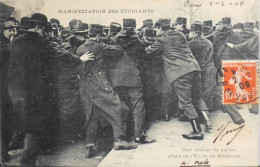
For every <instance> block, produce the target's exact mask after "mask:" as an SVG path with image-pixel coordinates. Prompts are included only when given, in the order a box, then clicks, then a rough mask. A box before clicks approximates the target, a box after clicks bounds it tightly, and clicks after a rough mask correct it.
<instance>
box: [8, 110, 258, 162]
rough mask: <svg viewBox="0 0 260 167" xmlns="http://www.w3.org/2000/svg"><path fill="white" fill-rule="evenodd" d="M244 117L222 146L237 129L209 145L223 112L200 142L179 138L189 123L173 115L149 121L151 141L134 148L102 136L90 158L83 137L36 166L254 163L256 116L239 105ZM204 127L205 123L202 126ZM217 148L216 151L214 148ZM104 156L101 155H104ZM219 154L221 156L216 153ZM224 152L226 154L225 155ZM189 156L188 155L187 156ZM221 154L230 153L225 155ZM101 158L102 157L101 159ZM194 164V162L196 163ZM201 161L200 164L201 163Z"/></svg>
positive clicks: (17, 156)
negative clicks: (118, 145) (124, 147)
mask: <svg viewBox="0 0 260 167" xmlns="http://www.w3.org/2000/svg"><path fill="white" fill-rule="evenodd" d="M239 111H240V113H241V114H242V115H243V117H244V118H245V120H246V123H245V126H244V127H243V128H242V130H241V131H240V133H239V134H238V135H237V136H236V137H235V138H234V140H233V141H232V142H231V143H230V144H229V145H226V144H227V143H228V142H229V141H230V140H232V138H233V137H234V136H235V134H236V133H237V132H238V131H235V132H233V133H229V134H227V135H225V136H224V137H223V138H222V140H221V141H220V139H218V140H217V141H216V143H214V144H213V140H214V139H215V138H216V137H215V135H216V133H217V132H218V130H217V129H218V128H220V127H221V125H225V126H226V125H227V123H228V122H229V121H230V122H231V119H230V118H229V116H228V115H227V114H226V113H222V112H221V111H215V112H214V113H212V115H211V117H212V120H213V125H214V127H213V130H212V132H211V133H207V132H205V136H204V140H203V141H194V140H186V139H183V138H182V136H181V134H182V133H186V132H187V133H189V132H190V131H191V125H190V124H189V123H188V122H180V121H178V120H177V119H176V118H175V119H171V120H170V121H169V122H164V121H157V122H155V123H154V124H152V126H151V128H150V130H149V131H148V135H149V136H150V137H152V138H156V139H157V142H156V143H153V144H146V145H139V147H138V148H137V149H135V150H128V151H117V150H112V151H110V152H109V150H110V149H111V141H108V143H106V142H107V137H105V136H103V139H100V141H99V143H100V144H103V146H102V147H103V148H105V149H103V152H101V153H100V154H98V155H97V156H95V157H93V158H91V159H85V157H84V151H85V147H84V140H83V139H82V140H79V141H77V142H76V143H74V144H69V145H66V146H64V147H61V148H59V149H58V150H57V151H56V152H55V153H54V154H52V155H46V156H39V158H38V160H37V165H40V166H89V167H96V166H98V167H122V166H124V167H133V166H135V167H138V166H139V167H144V166H147V167H148V166H149V167H158V166H160V167H166V166H167V167H168V166H169V167H170V166H171V167H173V166H180V165H181V164H182V165H183V166H185V165H186V166H188V165H193V164H194V163H195V161H199V162H200V163H203V164H204V163H205V164H206V163H207V164H208V165H211V166H219V165H221V166H225V165H227V166H228V165H232V166H243V165H247V166H256V164H257V148H258V145H257V139H258V129H257V127H258V115H255V114H252V113H249V112H248V110H247V109H246V108H245V107H243V108H242V109H240V110H239ZM238 127H239V126H237V125H234V124H233V123H230V124H228V127H227V129H229V130H230V129H234V128H238ZM202 128H203V129H205V126H204V125H202ZM216 149H219V150H216ZM108 152H109V153H108ZM21 153H22V150H21V149H20V150H18V151H16V152H14V153H11V152H10V154H11V156H12V160H11V162H10V163H7V164H6V165H18V163H19V161H20V158H21V157H20V155H21ZM107 153H108V155H107V156H106V157H105V155H106V154H107ZM220 154H221V157H222V158H220V157H219V156H220ZM226 154H227V155H226ZM191 156H192V157H191ZM225 156H232V158H226V157H225ZM104 157H105V158H104ZM196 163H198V162H196ZM205 164H204V165H205Z"/></svg>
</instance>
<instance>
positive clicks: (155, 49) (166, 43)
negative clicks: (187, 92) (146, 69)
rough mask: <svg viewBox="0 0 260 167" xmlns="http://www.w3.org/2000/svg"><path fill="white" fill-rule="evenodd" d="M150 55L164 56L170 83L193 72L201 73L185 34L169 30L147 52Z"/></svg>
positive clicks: (165, 68)
mask: <svg viewBox="0 0 260 167" xmlns="http://www.w3.org/2000/svg"><path fill="white" fill-rule="evenodd" d="M147 53H148V55H158V54H162V57H163V62H164V71H165V74H166V77H167V79H168V81H169V83H170V84H171V83H173V82H174V81H175V80H177V79H178V78H180V77H181V76H183V75H185V74H188V73H190V72H192V71H200V67H199V64H198V62H197V60H196V59H195V58H194V56H193V54H192V52H191V50H190V47H189V45H188V43H187V41H186V38H185V36H184V35H183V33H181V32H178V31H175V30H167V31H165V32H164V33H163V35H162V36H160V37H158V38H157V40H156V41H155V43H154V44H153V45H151V46H150V47H149V48H148V50H147Z"/></svg>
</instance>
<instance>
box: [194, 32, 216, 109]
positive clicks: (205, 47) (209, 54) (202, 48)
mask: <svg viewBox="0 0 260 167" xmlns="http://www.w3.org/2000/svg"><path fill="white" fill-rule="evenodd" d="M189 46H190V49H191V51H192V53H193V55H194V57H195V58H196V60H197V61H198V63H199V66H200V68H201V71H202V72H201V96H202V99H203V100H204V101H205V102H206V105H207V107H208V108H209V109H213V89H214V87H215V85H216V79H215V78H216V68H215V66H214V63H213V46H212V43H211V42H210V41H209V40H207V39H206V38H204V37H202V36H196V37H194V38H193V39H192V40H191V41H190V42H189Z"/></svg>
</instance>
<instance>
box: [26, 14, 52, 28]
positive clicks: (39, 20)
mask: <svg viewBox="0 0 260 167" xmlns="http://www.w3.org/2000/svg"><path fill="white" fill-rule="evenodd" d="M28 23H29V25H30V27H34V26H35V25H41V26H43V27H45V28H47V27H48V19H47V17H46V16H45V15H43V14H41V13H34V14H33V15H32V16H31V18H30V19H29V20H28Z"/></svg>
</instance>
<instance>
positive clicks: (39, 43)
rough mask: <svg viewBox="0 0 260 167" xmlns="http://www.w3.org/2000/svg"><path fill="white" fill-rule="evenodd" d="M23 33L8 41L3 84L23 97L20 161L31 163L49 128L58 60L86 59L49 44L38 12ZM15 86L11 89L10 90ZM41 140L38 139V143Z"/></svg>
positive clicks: (44, 21) (15, 96) (44, 19)
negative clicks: (23, 138) (21, 151)
mask: <svg viewBox="0 0 260 167" xmlns="http://www.w3.org/2000/svg"><path fill="white" fill-rule="evenodd" d="M29 22H30V28H29V29H28V32H27V33H24V34H23V35H21V36H19V37H18V38H16V39H15V40H14V41H13V43H12V45H11V59H10V67H9V71H8V78H7V85H8V90H9V93H10V95H11V98H12V99H18V100H19V99H26V100H25V101H26V104H25V119H24V121H25V126H24V132H25V133H26V135H25V141H24V143H25V144H24V151H23V154H22V159H21V165H24V166H35V165H36V160H37V155H38V151H39V147H40V145H39V141H40V140H41V141H44V139H43V137H45V136H46V134H48V133H49V131H50V130H51V129H52V128H53V127H50V126H52V125H53V123H52V120H53V116H54V115H53V114H54V113H53V107H54V101H55V98H56V97H55V94H54V93H53V90H54V89H53V85H54V80H55V77H56V75H57V73H58V71H59V70H60V69H59V67H61V66H60V64H62V63H70V64H74V65H75V66H78V65H79V64H81V63H82V60H83V61H87V60H89V55H83V56H82V57H81V58H79V57H77V56H74V55H72V54H70V53H69V52H67V51H65V50H63V49H61V48H56V47H53V44H52V43H51V42H50V41H49V40H47V39H46V38H45V37H46V33H47V32H46V29H47V25H48V23H47V17H46V16H45V15H43V14H40V13H35V14H33V15H32V16H31V18H30V20H29ZM14 90H15V91H14ZM41 144H42V143H41Z"/></svg>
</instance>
